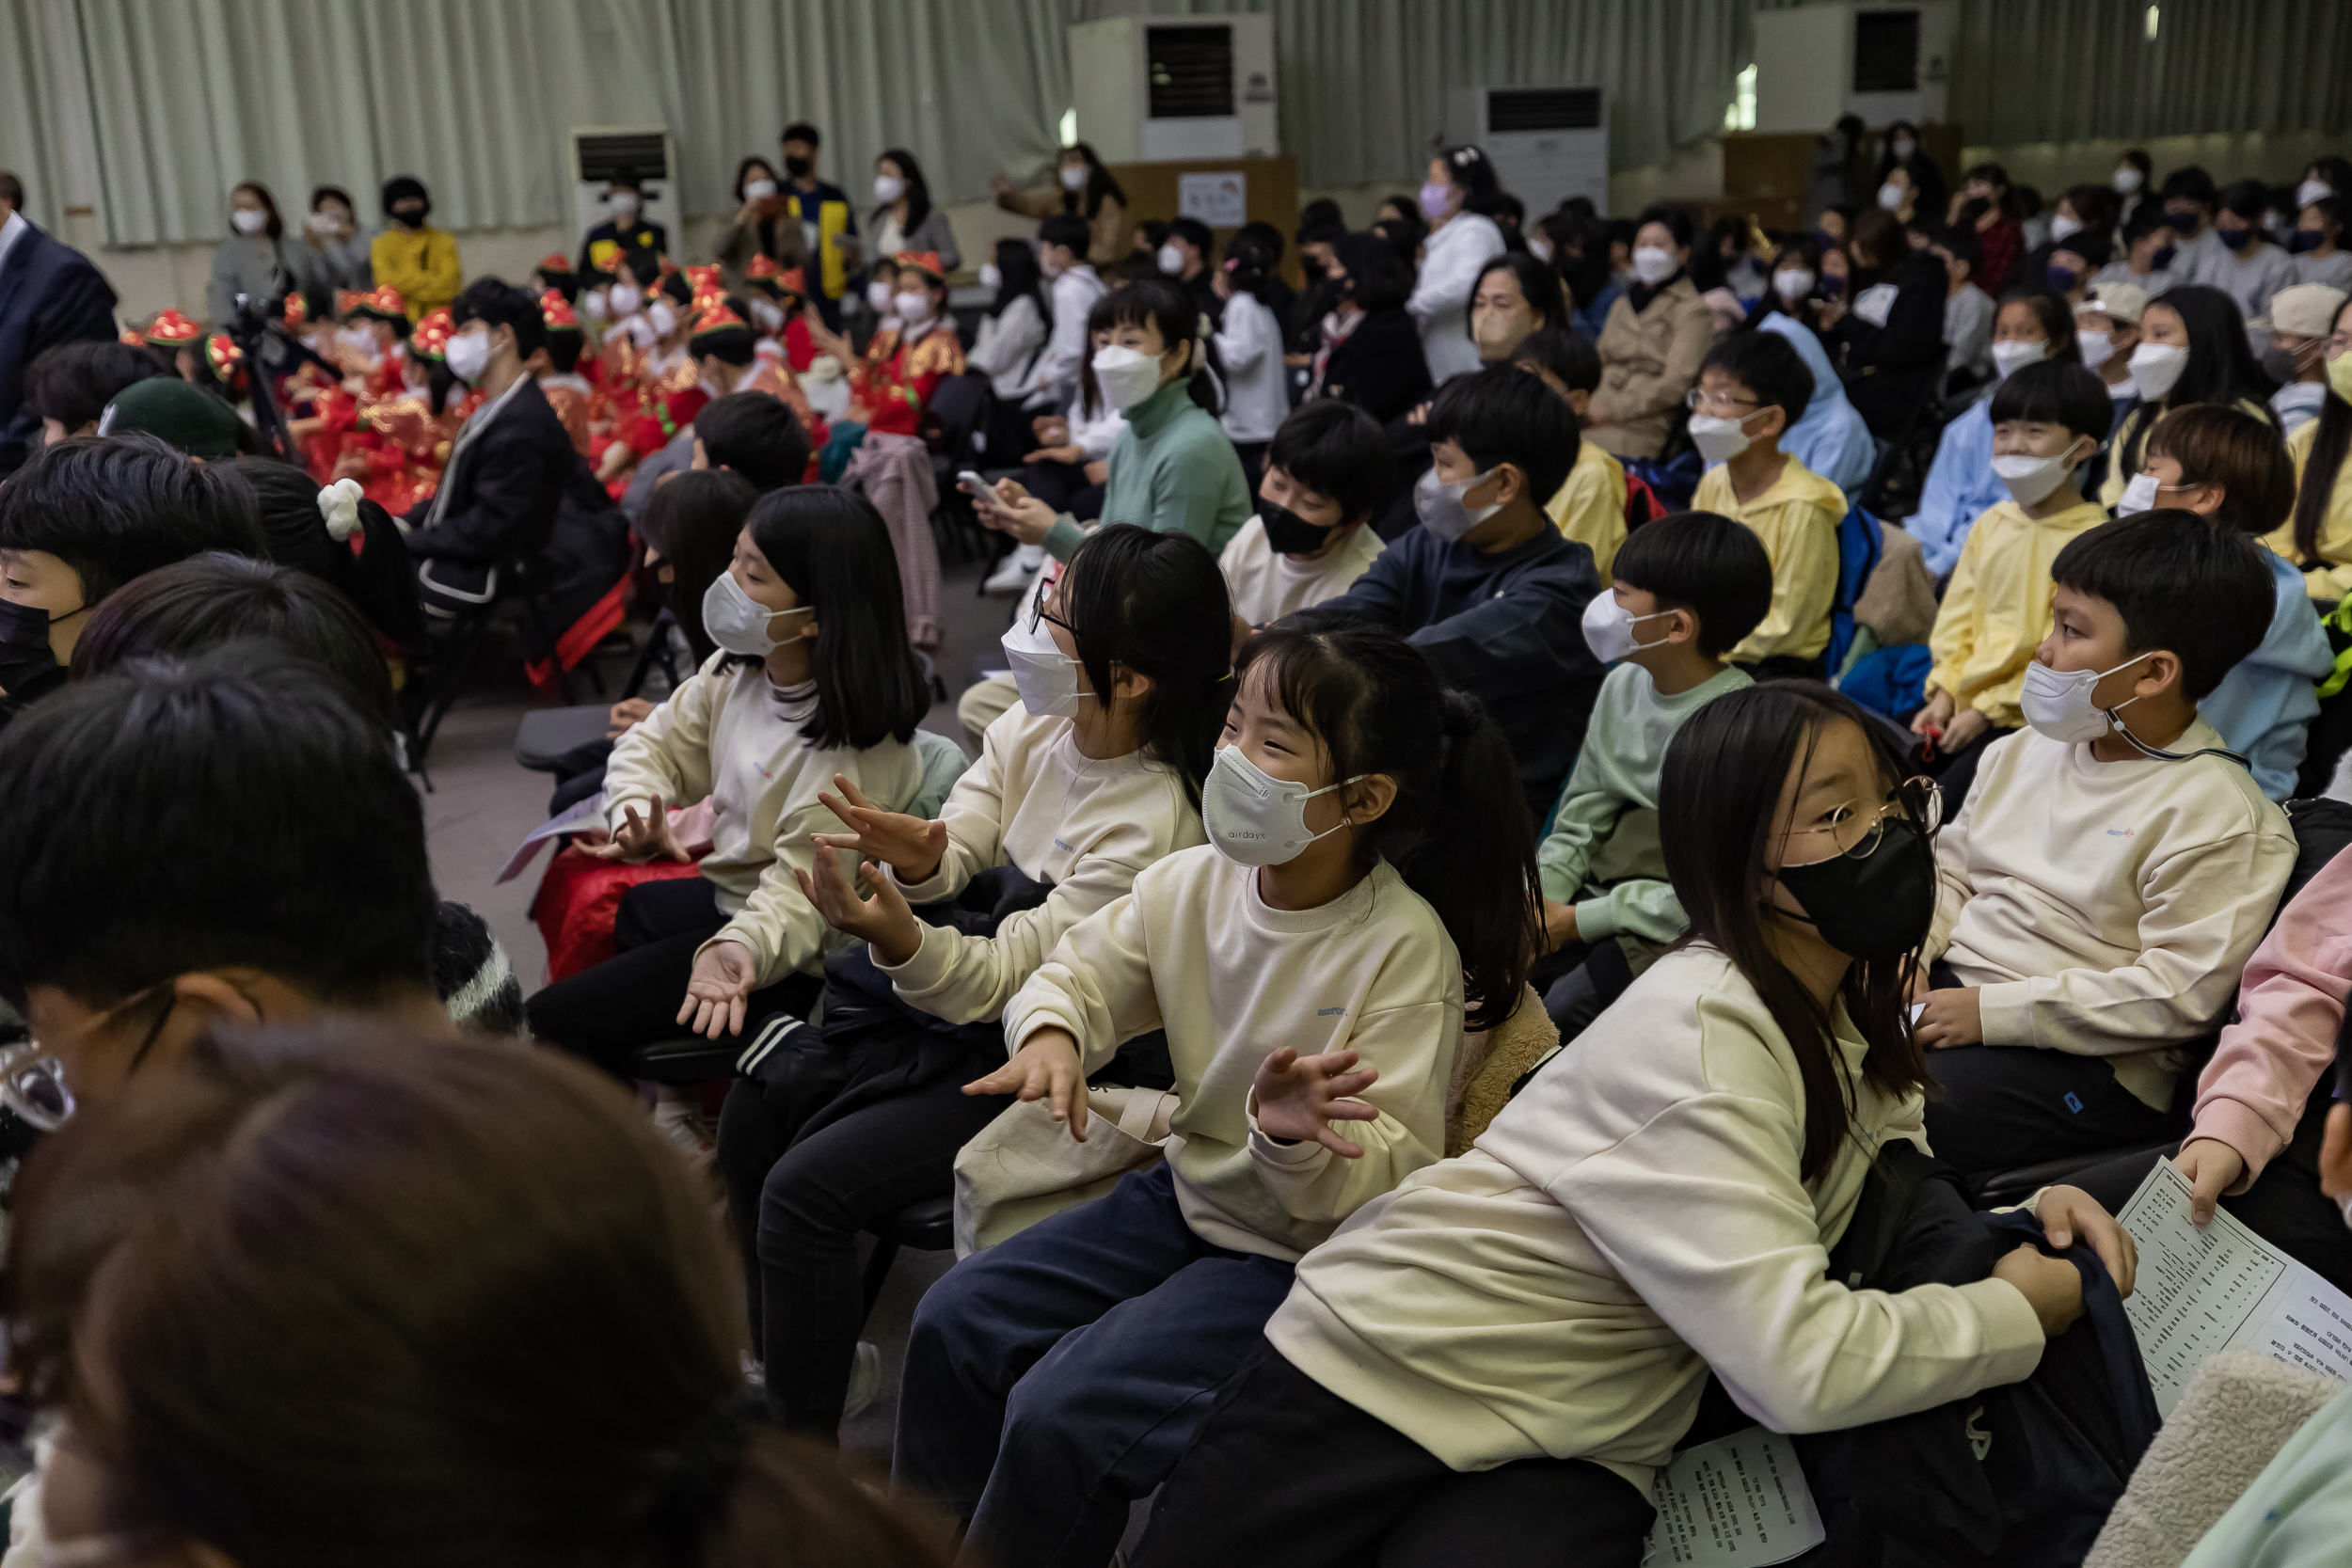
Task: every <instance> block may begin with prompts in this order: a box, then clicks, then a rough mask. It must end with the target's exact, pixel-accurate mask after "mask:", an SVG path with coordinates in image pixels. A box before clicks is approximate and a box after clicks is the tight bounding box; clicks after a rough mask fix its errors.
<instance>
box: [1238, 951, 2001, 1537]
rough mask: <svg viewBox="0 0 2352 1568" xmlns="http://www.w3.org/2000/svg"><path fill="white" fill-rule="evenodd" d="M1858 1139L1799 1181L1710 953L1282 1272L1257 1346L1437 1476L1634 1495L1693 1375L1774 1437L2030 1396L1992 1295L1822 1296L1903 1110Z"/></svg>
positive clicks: (1965, 1289)
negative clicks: (1469, 1141)
mask: <svg viewBox="0 0 2352 1568" xmlns="http://www.w3.org/2000/svg"><path fill="white" fill-rule="evenodd" d="M1836 1031H1837V1036H1838V1043H1839V1046H1840V1049H1841V1053H1842V1055H1843V1057H1844V1061H1845V1065H1846V1068H1847V1070H1848V1072H1849V1074H1850V1075H1851V1079H1852V1081H1853V1082H1854V1083H1855V1084H1856V1085H1858V1101H1859V1102H1858V1104H1857V1106H1856V1108H1855V1111H1854V1117H1853V1122H1852V1136H1851V1138H1850V1139H1849V1140H1848V1141H1847V1143H1846V1144H1845V1145H1844V1147H1843V1148H1840V1149H1839V1151H1838V1153H1837V1156H1836V1159H1835V1160H1834V1161H1832V1163H1831V1164H1830V1166H1829V1168H1828V1170H1827V1171H1825V1172H1824V1173H1823V1174H1822V1175H1821V1176H1820V1178H1819V1179H1817V1180H1814V1181H1811V1182H1806V1181H1803V1180H1799V1178H1798V1174H1797V1171H1798V1164H1799V1160H1800V1156H1801V1154H1802V1151H1803V1148H1804V1087H1803V1085H1802V1083H1801V1081H1800V1079H1799V1077H1798V1069H1797V1064H1796V1059H1795V1057H1794V1056H1793V1055H1792V1054H1791V1053H1790V1051H1789V1049H1788V1041H1787V1039H1786V1038H1785V1037H1783V1036H1782V1035H1781V1033H1780V1031H1779V1029H1778V1028H1777V1027H1775V1026H1774V1024H1773V1022H1772V1015H1771V1014H1770V1013H1769V1012H1767V1011H1766V1010H1765V1007H1764V1005H1763V1002H1762V1001H1761V999H1759V998H1758V997H1757V996H1756V991H1755V990H1754V989H1753V988H1752V987H1750V986H1749V985H1748V983H1747V982H1746V981H1745V980H1744V979H1743V978H1741V977H1740V974H1739V972H1738V971H1736V970H1735V969H1733V967H1732V966H1731V964H1730V962H1729V961H1728V960H1727V959H1725V958H1724V957H1723V956H1722V955H1721V954H1719V953H1717V952H1716V951H1715V950H1714V949H1712V948H1709V947H1706V946H1703V945H1697V944H1693V945H1692V946H1690V947H1686V948H1683V949H1681V950H1679V951H1677V952H1674V953H1669V954H1667V955H1666V956H1665V957H1663V958H1660V959H1659V960H1658V962H1657V963H1656V964H1654V965H1652V966H1651V967H1650V969H1649V970H1648V972H1647V973H1645V974H1643V975H1642V976H1641V977H1640V978H1639V979H1637V980H1635V981H1634V982H1633V985H1632V987H1631V989H1630V990H1628V991H1627V992H1626V994H1625V996H1624V997H1623V998H1622V999H1621V1000H1620V1001H1619V1002H1618V1004H1617V1005H1616V1006H1613V1007H1612V1008H1611V1009H1610V1010H1609V1011H1607V1012H1605V1013H1603V1014H1602V1015H1601V1016H1600V1018H1599V1019H1598V1020H1597V1021H1596V1022H1594V1023H1593V1024H1592V1026H1591V1027H1589V1028H1588V1029H1586V1030H1585V1031H1584V1033H1583V1034H1582V1035H1581V1036H1579V1037H1577V1038H1576V1039H1575V1040H1573V1041H1571V1042H1569V1044H1568V1045H1567V1046H1566V1048H1565V1050H1564V1051H1563V1052H1562V1053H1561V1054H1560V1055H1558V1056H1557V1057H1555V1058H1553V1060H1552V1061H1551V1062H1550V1064H1549V1065H1548V1066H1547V1067H1545V1068H1544V1069H1543V1070H1542V1071H1541V1072H1539V1073H1538V1074H1536V1076H1535V1078H1534V1082H1533V1083H1531V1084H1530V1085H1528V1086H1527V1087H1526V1088H1525V1089H1522V1090H1521V1091H1520V1092H1519V1095H1518V1098H1517V1099H1516V1100H1514V1101H1511V1103H1510V1104H1509V1105H1508V1106H1506V1107H1505V1108H1504V1109H1503V1111H1502V1115H1501V1116H1499V1117H1496V1118H1495V1120H1494V1122H1493V1124H1492V1125H1491V1126H1490V1127H1488V1128H1487V1130H1486V1133H1485V1135H1484V1136H1482V1137H1481V1138H1480V1139H1479V1140H1478V1142H1477V1144H1476V1145H1475V1146H1473V1147H1472V1148H1471V1150H1470V1153H1468V1154H1466V1155H1464V1156H1462V1157H1461V1158H1459V1159H1455V1160H1448V1161H1446V1162H1444V1163H1443V1164H1438V1165H1433V1166H1431V1167H1429V1168H1428V1169H1426V1170H1423V1171H1422V1172H1420V1173H1419V1174H1417V1175H1415V1176H1412V1177H1409V1178H1407V1179H1406V1181H1405V1182H1404V1183H1403V1184H1402V1185H1401V1186H1399V1187H1398V1188H1397V1189H1396V1191H1395V1192H1393V1193H1391V1194H1389V1195H1388V1196H1385V1197H1381V1198H1376V1199H1375V1200H1374V1201H1372V1202H1371V1203H1368V1204H1366V1205H1365V1206H1364V1207H1363V1208H1362V1209H1361V1210H1359V1211H1358V1212H1357V1214H1356V1216H1355V1217H1354V1218H1353V1219H1351V1220H1350V1221H1349V1222H1348V1223H1347V1224H1346V1225H1344V1226H1343V1227H1341V1228H1340V1230H1339V1231H1338V1233H1337V1234H1335V1235H1333V1236H1332V1237H1331V1239H1330V1240H1329V1241H1327V1242H1326V1243H1324V1244H1323V1245H1322V1246H1320V1247H1318V1248H1316V1249H1315V1250H1314V1251H1313V1252H1312V1253H1311V1254H1309V1255H1308V1256H1307V1258H1305V1259H1303V1260H1302V1261H1301V1262H1300V1263H1299V1265H1298V1279H1297V1283H1296V1284H1295V1286H1293V1288H1292V1290H1291V1293H1290V1296H1289V1299H1287V1300H1286V1301H1284V1302H1283V1304H1282V1306H1281V1307H1280V1308H1279V1310H1278V1311H1277V1312H1276V1313H1275V1314H1274V1318H1273V1321H1272V1322H1271V1323H1268V1324H1267V1325H1266V1337H1267V1338H1269V1339H1271V1340H1273V1342H1274V1344H1275V1347H1276V1348H1277V1349H1278V1350H1279V1351H1280V1352H1281V1353H1282V1354H1283V1355H1285V1356H1287V1357H1288V1358H1289V1359H1290V1360H1291V1361H1292V1362H1293V1363H1294V1364H1295V1365H1296V1366H1297V1367H1298V1368H1299V1370H1302V1371H1304V1372H1305V1373H1307V1375H1309V1376H1310V1377H1311V1378H1313V1379H1314V1380H1315V1381H1316V1382H1318V1383H1320V1384H1322V1385H1323V1386H1325V1387H1327V1388H1328V1389H1330V1390H1331V1391H1332V1392H1333V1393H1335V1394H1337V1395H1339V1396H1340V1397H1341V1398H1343V1399H1344V1400H1346V1401H1347V1402H1349V1403H1351V1404H1353V1405H1355V1406H1357V1407H1358V1408H1359V1409H1360V1410H1363V1411H1364V1412H1366V1413H1367V1414H1369V1415H1373V1416H1375V1417H1378V1418H1380V1419H1381V1420H1383V1421H1385V1422H1387V1423H1388V1424H1389V1425H1391V1426H1392V1427H1394V1428H1395V1429H1396V1430H1397V1431H1399V1432H1401V1433H1404V1434H1405V1435H1406V1436H1407V1437H1410V1438H1411V1439H1413V1441H1415V1442H1416V1443H1419V1444H1421V1445H1422V1447H1423V1448H1425V1449H1428V1450H1429V1451H1430V1452H1431V1453H1434V1454H1436V1455H1437V1456H1438V1458H1439V1459H1441V1460H1443V1461H1445V1463H1446V1464H1447V1465H1451V1466H1453V1467H1454V1469H1457V1470H1482V1469H1488V1468H1491V1467H1492V1466H1494V1465H1502V1464H1505V1463H1507V1462H1509V1461H1511V1460H1515V1459H1533V1458H1536V1457H1539V1456H1542V1455H1547V1454H1548V1455H1550V1456H1552V1457H1554V1458H1560V1459H1567V1458H1584V1459H1590V1460H1592V1461H1594V1462H1595V1463H1597V1464H1599V1465H1606V1466H1607V1467H1608V1468H1610V1469H1611V1470H1613V1471H1615V1472H1616V1473H1617V1474H1619V1475H1621V1476H1623V1477H1625V1478H1626V1480H1627V1481H1630V1482H1632V1483H1633V1484H1634V1485H1635V1486H1638V1487H1640V1488H1642V1489H1643V1490H1644V1491H1645V1492H1646V1491H1647V1490H1648V1488H1649V1481H1650V1472H1651V1470H1652V1469H1653V1467H1655V1466H1657V1465H1663V1464H1664V1463H1665V1462H1666V1460H1667V1458H1668V1456H1669V1455H1670V1454H1671V1452H1672V1451H1673V1449H1674V1445H1675V1443H1676V1441H1677V1439H1678V1438H1679V1437H1681V1435H1682V1433H1684V1431H1685V1430H1686V1429H1687V1428H1688V1427H1689V1425H1690V1422H1691V1418H1692V1414H1693V1412H1694V1411H1695V1410H1696V1408H1697V1405H1698V1399H1699V1391H1700V1389H1701V1387H1702V1386H1704V1384H1705V1382H1706V1379H1707V1373H1708V1369H1709V1368H1710V1367H1711V1368H1713V1370H1715V1371H1716V1372H1717V1373H1718V1374H1719V1375H1720V1376H1721V1377H1722V1378H1723V1380H1724V1386H1726V1387H1727V1388H1728V1389H1729V1390H1730V1391H1731V1395H1732V1397H1733V1398H1734V1399H1735V1400H1737V1401H1738V1402H1739V1403H1740V1408H1741V1409H1743V1410H1745V1411H1747V1412H1748V1413H1749V1414H1750V1415H1752V1416H1755V1417H1756V1418H1757V1419H1758V1420H1761V1421H1762V1422H1764V1423H1765V1424H1766V1425H1767V1426H1770V1427H1772V1428H1773V1429H1774V1430H1776V1431H1781V1432H1827V1431H1835V1430H1836V1429H1838V1428H1841V1427H1849V1426H1855V1425H1859V1424H1862V1423H1864V1422H1867V1421H1876V1420H1883V1419H1885V1418H1889V1417H1894V1416H1900V1415H1904V1414H1906V1413H1908V1412H1911V1411H1915V1410H1924V1409H1928V1408H1930V1407H1931V1406H1933V1405H1937V1404H1941V1403H1943V1402H1945V1401H1947V1400H1952V1399H1958V1398H1960V1397H1962V1396H1963V1395H1965V1394H1970V1393H1974V1392H1975V1391H1976V1390H1978V1389H1979V1388H1984V1387H1989V1386H1993V1385H1994V1384H2000V1383H2011V1382H2015V1381H2016V1380H2017V1379H2019V1378H2022V1377H2024V1376H2026V1374H2027V1373H2028V1372H2030V1371H2032V1370H2033V1368H2034V1366H2035V1364H2036V1363H2037V1362H2038V1361H2039V1360H2040V1359H2041V1355H2042V1329H2041V1325H2040V1323H2039V1322H2038V1321H2037V1320H2036V1319H2035V1317H2034V1313H2033V1308H2032V1307H2031V1306H2030V1305H2028V1304H2027V1302H2026V1298H2025V1296H2024V1294H2023V1293H2022V1292H2020V1291H2017V1290H2016V1289H2014V1288H2013V1287H2011V1286H2010V1285H2008V1284H2006V1283H2004V1282H2002V1281H2000V1280H1994V1279H1985V1280H1979V1281H1978V1282H1976V1283H1974V1284H1970V1285H1963V1286H1960V1287H1957V1288H1955V1287H1952V1286H1948V1285H1924V1286H1920V1287H1918V1288H1916V1289H1915V1290H1909V1291H1899V1292H1892V1293H1890V1292H1887V1291H1850V1290H1848V1289H1847V1288H1846V1287H1845V1286H1843V1285H1841V1284H1838V1283H1836V1281H1834V1280H1832V1279H1830V1278H1829V1277H1828V1275H1827V1273H1826V1271H1827V1268H1828V1261H1829V1257H1828V1255H1829V1248H1830V1247H1831V1246H1833V1245H1835V1244H1836V1242H1837V1240H1838V1238H1839V1237H1840V1236H1841V1235H1843V1234H1844V1232H1845V1228H1846V1226H1847V1223H1848V1222H1849V1221H1850V1220H1851V1219H1852V1217H1853V1210H1854V1204H1855V1202H1856V1200H1857V1198H1858V1197H1859V1196H1860V1194H1861V1190H1862V1180H1863V1177H1864V1174H1865V1172H1866V1169H1867V1165H1868V1164H1869V1161H1870V1160H1871V1158H1872V1157H1873V1154H1874V1152H1875V1150H1876V1149H1877V1148H1878V1147H1879V1146H1880V1144H1881V1143H1883V1141H1885V1140H1887V1139H1891V1138H1909V1139H1912V1140H1913V1141H1915V1142H1921V1141H1923V1140H1922V1138H1921V1134H1920V1131H1919V1127H1920V1122H1919V1108H1920V1101H1919V1098H1918V1096H1917V1095H1909V1096H1906V1097H1904V1098H1903V1099H1902V1100H1901V1101H1889V1100H1887V1099H1886V1098H1885V1097H1883V1096H1882V1095H1880V1094H1878V1093H1877V1092H1876V1091H1875V1090H1873V1089H1871V1088H1870V1087H1869V1086H1868V1085H1867V1084H1866V1083H1864V1082H1863V1080H1862V1077H1861V1071H1860V1064H1861V1061H1862V1056H1863V1052H1864V1046H1863V1042H1862V1040H1861V1038H1860V1037H1858V1036H1856V1035H1855V1034H1854V1033H1853V1028H1852V1024H1851V1022H1849V1021H1848V1020H1847V1018H1846V1015H1845V1011H1844V1009H1843V1007H1842V1006H1841V1007H1840V1009H1839V1011H1838V1014H1837V1019H1836Z"/></svg>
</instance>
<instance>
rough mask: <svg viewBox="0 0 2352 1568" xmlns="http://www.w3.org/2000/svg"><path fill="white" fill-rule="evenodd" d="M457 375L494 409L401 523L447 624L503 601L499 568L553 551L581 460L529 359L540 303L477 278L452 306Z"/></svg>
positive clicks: (468, 433) (423, 583)
mask: <svg viewBox="0 0 2352 1568" xmlns="http://www.w3.org/2000/svg"><path fill="white" fill-rule="evenodd" d="M450 310H451V314H453V316H455V317H456V320H457V330H456V332H455V333H454V334H453V336H452V337H451V338H450V341H449V348H448V356H449V359H448V363H449V368H450V371H451V372H452V373H453V374H454V375H456V376H457V377H458V378H459V379H460V380H463V381H468V382H470V383H472V384H473V385H474V386H475V387H476V388H479V389H480V390H481V392H482V394H483V395H484V396H485V398H486V399H488V401H487V402H485V404H482V406H481V407H480V408H478V409H476V410H475V411H474V413H473V414H472V416H471V417H470V418H469V419H468V420H466V424H465V428H464V429H462V430H460V431H459V432H458V433H457V440H456V444H455V445H454V446H453V447H452V448H451V449H450V454H449V463H448V466H447V467H444V468H443V469H442V472H441V483H440V487H439V488H438V489H437V490H436V491H435V492H434V496H433V499H431V500H430V501H427V502H425V503H424V504H423V505H422V506H420V507H418V508H417V509H416V510H414V511H412V512H410V513H409V514H408V515H407V516H406V517H405V518H404V519H402V521H403V524H404V527H405V532H406V535H407V543H408V553H409V554H410V555H412V556H414V557H416V558H417V582H418V586H419V587H420V589H421V593H422V597H423V600H424V606H425V610H426V612H427V613H428V614H432V615H437V616H440V617H443V618H444V619H446V618H448V617H450V616H453V615H456V614H459V613H461V612H463V611H464V610H469V609H472V608H474V607H476V606H479V605H484V604H487V603H489V602H490V601H491V600H492V599H493V598H495V597H497V596H498V594H499V590H500V586H501V585H500V582H499V575H500V567H501V565H502V564H503V563H506V562H512V561H513V560H514V559H515V558H516V557H517V556H518V555H535V554H537V553H538V552H539V551H541V550H544V549H545V548H546V547H547V544H548V537H549V535H550V534H551V533H552V532H553V531H554V528H555V514H556V508H557V506H558V504H559V503H560V502H561V501H562V500H563V499H564V493H565V490H566V489H567V488H568V487H569V485H570V484H571V483H572V480H573V478H574V474H573V470H574V469H575V468H576V467H580V453H579V452H578V451H574V450H573V447H572V438H571V436H568V435H566V434H565V433H564V421H563V420H562V419H561V418H559V417H558V416H557V414H556V412H555V409H554V408H553V407H552V406H551V405H549V404H548V399H547V394H546V393H544V392H542V391H541V390H540V389H539V384H538V382H537V381H535V380H534V379H532V375H531V373H530V372H528V371H526V370H524V369H523V361H524V360H525V359H528V358H529V357H530V356H532V353H533V352H535V351H536V350H537V349H538V348H539V346H540V344H541V343H542V342H543V341H545V340H546V336H547V324H546V321H545V318H543V317H542V316H541V315H540V313H539V302H538V301H537V300H535V299H533V298H532V296H531V295H530V294H529V293H527V292H525V291H524V290H521V289H518V288H516V286H515V285H514V284H512V283H508V282H505V281H503V280H501V279H500V278H496V277H478V278H476V279H474V281H473V282H471V283H469V284H468V285H467V286H466V291H465V293H461V294H459V295H458V296H457V299H456V302H455V303H454V304H453V305H452V306H451V307H450Z"/></svg>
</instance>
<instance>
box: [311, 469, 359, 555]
mask: <svg viewBox="0 0 2352 1568" xmlns="http://www.w3.org/2000/svg"><path fill="white" fill-rule="evenodd" d="M359 495H360V491H359V482H358V480H356V479H339V480H337V481H336V482H335V483H332V484H330V485H328V486H327V487H326V489H324V490H321V491H320V492H319V515H320V516H322V517H324V518H326V531H327V533H328V535H329V536H331V537H332V538H333V539H334V540H335V541H336V542H337V543H339V544H340V543H341V542H342V541H343V540H345V539H348V538H350V537H351V536H352V535H353V534H354V533H357V532H358V530H359Z"/></svg>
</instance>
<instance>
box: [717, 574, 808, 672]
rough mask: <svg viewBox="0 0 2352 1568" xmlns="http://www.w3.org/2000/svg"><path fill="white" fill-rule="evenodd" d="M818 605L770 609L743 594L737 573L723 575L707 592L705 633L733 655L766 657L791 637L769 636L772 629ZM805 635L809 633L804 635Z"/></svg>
mask: <svg viewBox="0 0 2352 1568" xmlns="http://www.w3.org/2000/svg"><path fill="white" fill-rule="evenodd" d="M816 608H817V607H816V606H815V605H806V604H804V605H801V606H798V607H797V608H795V609H792V610H770V609H769V608H768V607H767V606H766V605H764V604H761V603H759V602H758V601H757V600H755V599H754V598H753V597H752V596H751V595H750V594H747V593H745V592H744V591H743V585H742V584H741V583H739V582H738V581H736V580H735V574H734V573H733V572H721V573H720V574H719V575H718V576H717V577H715V578H711V579H710V586H709V587H708V588H706V589H704V590H703V630H705V631H707V632H708V633H709V634H710V640H711V641H713V642H716V643H717V644H719V646H720V647H722V648H724V649H725V650H726V651H727V652H729V653H731V654H741V655H742V656H743V657H746V658H766V657H768V656H769V655H770V654H771V653H774V652H775V651H776V650H777V649H778V648H781V647H783V646H784V644H785V643H786V642H787V641H793V639H790V638H784V639H778V638H774V637H771V636H770V635H769V634H768V628H769V627H770V626H771V625H773V624H774V622H775V621H776V620H777V619H778V618H780V617H782V616H786V615H807V614H810V613H812V612H813V611H815V610H816ZM803 635H805V634H803Z"/></svg>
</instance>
